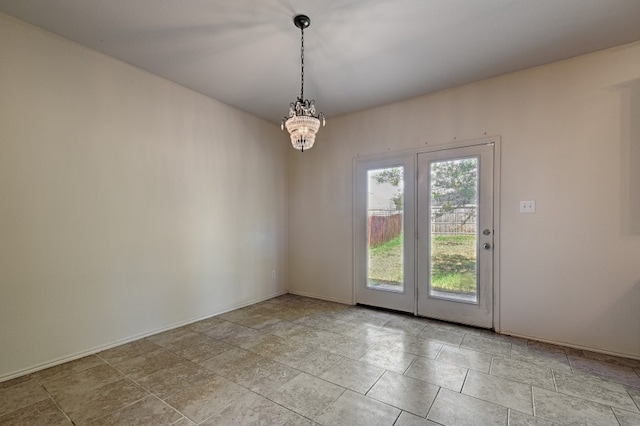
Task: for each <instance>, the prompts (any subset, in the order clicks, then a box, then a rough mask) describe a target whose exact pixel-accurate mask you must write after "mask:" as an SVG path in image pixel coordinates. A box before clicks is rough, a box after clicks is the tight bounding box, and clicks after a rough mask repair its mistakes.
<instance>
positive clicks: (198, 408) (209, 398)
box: [166, 376, 250, 423]
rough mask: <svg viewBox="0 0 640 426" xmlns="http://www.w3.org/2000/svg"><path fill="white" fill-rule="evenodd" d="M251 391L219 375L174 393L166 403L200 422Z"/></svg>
mask: <svg viewBox="0 0 640 426" xmlns="http://www.w3.org/2000/svg"><path fill="white" fill-rule="evenodd" d="M249 393H250V392H249V391H248V390H247V389H245V388H243V387H241V386H239V385H237V384H235V383H232V382H230V381H229V380H227V379H225V378H223V377H219V376H218V377H214V378H213V379H210V380H209V381H208V382H207V383H205V384H202V385H199V386H193V387H190V388H189V389H187V390H186V391H184V392H181V393H179V394H177V395H173V396H172V397H170V398H168V399H167V400H166V403H167V404H169V405H171V406H172V407H174V408H175V409H176V410H178V411H179V412H181V413H182V414H184V415H185V416H186V417H187V418H189V419H190V420H192V421H194V422H196V423H200V422H203V421H204V420H205V419H207V418H209V417H211V416H213V415H215V414H218V413H219V412H221V411H222V410H224V408H225V407H227V406H228V405H229V404H231V403H233V402H234V401H236V400H237V399H239V398H241V397H243V396H245V395H247V394H249Z"/></svg>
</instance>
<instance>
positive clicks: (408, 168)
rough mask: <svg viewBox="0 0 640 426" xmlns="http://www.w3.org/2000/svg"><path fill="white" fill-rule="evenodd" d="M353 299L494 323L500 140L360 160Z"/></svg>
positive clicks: (474, 322)
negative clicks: (496, 169)
mask: <svg viewBox="0 0 640 426" xmlns="http://www.w3.org/2000/svg"><path fill="white" fill-rule="evenodd" d="M355 173H356V176H355V178H356V179H355V181H356V192H355V203H354V208H355V210H354V212H355V215H354V225H355V232H354V237H355V244H354V248H355V274H354V277H355V282H356V302H357V303H361V304H366V305H372V306H379V307H384V308H389V309H395V310H400V311H404V312H410V313H414V314H416V315H420V316H425V317H430V318H437V319H442V320H446V321H452V322H458V323H463V324H469V325H475V326H478V327H485V328H492V327H493V296H494V291H493V253H494V251H493V245H494V214H493V205H494V201H493V197H494V193H493V188H494V144H493V143H487V142H483V143H478V144H476V145H471V146H465V147H460V148H453V149H443V150H438V151H432V152H422V153H415V154H411V155H405V156H400V157H394V158H385V159H374V160H362V161H360V160H358V161H356V167H355Z"/></svg>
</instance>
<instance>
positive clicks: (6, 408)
mask: <svg viewBox="0 0 640 426" xmlns="http://www.w3.org/2000/svg"><path fill="white" fill-rule="evenodd" d="M48 398H49V394H48V393H47V392H46V391H45V390H44V388H43V387H42V386H41V385H40V383H38V381H37V380H35V379H29V380H26V381H24V382H18V383H16V384H14V385H13V386H10V387H6V388H4V389H0V416H1V415H3V414H7V413H10V412H12V411H15V410H18V409H20V408H23V407H26V406H27V405H31V404H34V403H36V402H38V401H42V400H44V399H48Z"/></svg>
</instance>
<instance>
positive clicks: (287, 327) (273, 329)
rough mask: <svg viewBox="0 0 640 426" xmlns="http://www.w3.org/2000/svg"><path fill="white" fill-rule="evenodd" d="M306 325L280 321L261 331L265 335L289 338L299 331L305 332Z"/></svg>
mask: <svg viewBox="0 0 640 426" xmlns="http://www.w3.org/2000/svg"><path fill="white" fill-rule="evenodd" d="M304 327H305V326H304V325H300V324H296V323H293V322H290V321H278V322H276V323H273V324H269V325H267V326H265V327H263V328H262V329H261V330H260V331H262V332H263V333H268V334H273V335H274V336H278V337H282V338H287V337H288V336H289V335H291V334H292V333H295V332H296V331H298V330H303V329H304Z"/></svg>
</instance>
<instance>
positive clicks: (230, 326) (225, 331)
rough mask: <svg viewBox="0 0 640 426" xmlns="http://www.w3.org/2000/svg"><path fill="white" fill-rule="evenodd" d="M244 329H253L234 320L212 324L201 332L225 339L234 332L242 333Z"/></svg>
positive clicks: (233, 334) (234, 333)
mask: <svg viewBox="0 0 640 426" xmlns="http://www.w3.org/2000/svg"><path fill="white" fill-rule="evenodd" d="M245 330H252V331H255V330H253V329H251V328H249V327H245V326H243V325H240V324H236V323H234V322H229V321H223V322H221V323H218V324H214V325H212V326H211V327H209V328H208V329H207V330H205V331H204V332H203V333H204V334H206V335H207V336H211V337H213V338H214V339H218V340H225V339H227V338H228V337H233V336H235V335H236V334H238V333H242V332H243V331H245Z"/></svg>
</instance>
